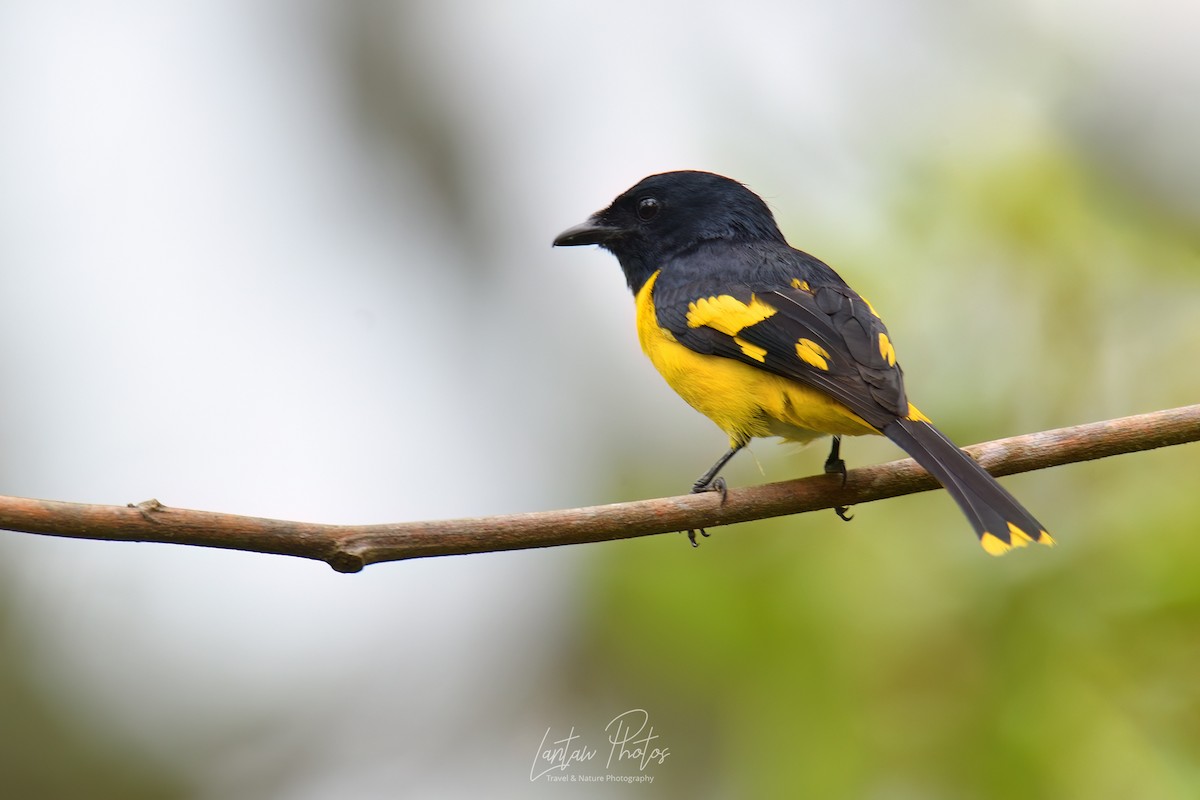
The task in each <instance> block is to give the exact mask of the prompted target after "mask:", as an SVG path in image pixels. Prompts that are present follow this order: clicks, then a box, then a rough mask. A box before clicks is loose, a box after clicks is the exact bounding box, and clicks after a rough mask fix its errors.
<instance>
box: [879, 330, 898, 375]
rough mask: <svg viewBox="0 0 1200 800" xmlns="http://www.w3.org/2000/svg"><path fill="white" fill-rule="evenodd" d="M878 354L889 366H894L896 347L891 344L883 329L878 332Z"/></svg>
mask: <svg viewBox="0 0 1200 800" xmlns="http://www.w3.org/2000/svg"><path fill="white" fill-rule="evenodd" d="M879 355H881V356H883V357H884V359H886V360H887V362H888V366H889V367H894V366H896V348H895V347H893V346H892V340H891V339H889V338H888V335H887V334H886V333H884V332H883V331H880V332H879Z"/></svg>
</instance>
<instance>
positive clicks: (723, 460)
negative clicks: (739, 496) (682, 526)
mask: <svg viewBox="0 0 1200 800" xmlns="http://www.w3.org/2000/svg"><path fill="white" fill-rule="evenodd" d="M745 446H746V443H745V442H742V443H741V444H735V445H733V446H732V447H730V448H729V451H728V452H727V453H725V454H724V455H723V456H721V457H720V458H718V459H717V463H715V464H713V465H712V466H711V467H710V468H709V470H708V472H706V473H704V474H703V475H701V476H700V477H699V478H697V479H696V482H695V483H693V484H692V494H699V493H700V492H720V493H721V503H724V502H725V497H726V495H727V493H728V487H727V486H726V485H725V479H724V478H718V477H717V473H718V472H720V471H721V469H722V468H723V467H724V466H725V465H726V464H728V463H729V459H731V458H733V457H734V456H736V455H737V452H738V451H739V450H741V449H742V448H743V447H745ZM696 530H697V529H693V530H689V531H688V532H687V535H688V541H689V542H691V543H692V547H698V546H699V545H698V544H697V542H696ZM698 530H699V531H700V535H701V536H708V532H707V531H705V530H704V528H699V529H698Z"/></svg>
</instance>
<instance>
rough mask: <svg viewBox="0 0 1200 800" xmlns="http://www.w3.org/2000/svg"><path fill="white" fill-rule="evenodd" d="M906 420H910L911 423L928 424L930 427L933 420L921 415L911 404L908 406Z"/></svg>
mask: <svg viewBox="0 0 1200 800" xmlns="http://www.w3.org/2000/svg"><path fill="white" fill-rule="evenodd" d="M906 419H911V420H912V421H913V422H928V423H929V424H930V425H932V424H933V420H931V419H930V418H929V417H927V416H925V415H924V414H922V413H921V412H920V410H919V409H918V408H917V407H916V406H914V405H913V404H912V403H909V404H908V417H907V418H906Z"/></svg>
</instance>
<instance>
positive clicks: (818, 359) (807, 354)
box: [796, 339, 829, 371]
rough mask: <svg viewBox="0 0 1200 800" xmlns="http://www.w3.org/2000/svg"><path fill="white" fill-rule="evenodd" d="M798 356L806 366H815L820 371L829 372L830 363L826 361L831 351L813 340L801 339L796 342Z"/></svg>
mask: <svg viewBox="0 0 1200 800" xmlns="http://www.w3.org/2000/svg"><path fill="white" fill-rule="evenodd" d="M796 355H797V356H799V357H800V360H801V361H803V362H804V363H805V364H809V365H810V366H814V367H816V368H817V369H819V370H824V371H828V370H829V362H828V361H827V360H826V359H828V358H829V351H828V350H826V349H825V348H824V347H821V345H819V344H817V343H816V342H814V341H813V340H812V339H801V340H800V341H798V342H796Z"/></svg>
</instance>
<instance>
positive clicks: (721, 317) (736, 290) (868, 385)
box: [654, 262, 909, 428]
mask: <svg viewBox="0 0 1200 800" xmlns="http://www.w3.org/2000/svg"><path fill="white" fill-rule="evenodd" d="M818 263H819V262H818ZM820 266H821V267H823V268H824V270H826V271H827V274H825V273H824V272H814V270H813V269H812V267H811V265H809V264H799V265H797V268H796V269H795V274H794V276H792V277H790V278H787V277H786V276H781V275H779V271H778V269H777V268H776V269H773V270H772V271H771V274H769V275H767V276H764V275H751V276H749V280H746V279H745V278H746V276H743V279H742V280H741V281H739V282H736V283H733V284H732V285H731V284H730V283H729V282H728V281H719V282H718V281H711V280H710V281H701V282H697V281H694V280H691V281H689V280H681V279H680V278H684V277H685V276H684V275H678V273H677V275H678V277H677V278H676V279H675V280H671V278H672V277H675V276H672V275H670V274H669V272H667V271H664V274H663V275H662V276H661V277H660V278H659V281H658V283H657V284H656V285H655V287H654V301H655V308H656V310H657V313H658V321H659V324H660V325H661V326H663V327H664V328H666V329H668V330H669V331H671V333H672V334H673V335H674V336H675V338H676V340H678V341H679V343H680V344H682V345H684V346H685V347H688V348H689V349H691V350H694V351H696V352H698V353H705V354H709V355H717V356H723V357H725V358H733V359H737V360H738V361H742V362H745V363H747V364H750V365H751V366H755V367H759V368H761V369H766V370H768V371H770V372H774V373H776V374H777V375H782V376H784V377H786V378H790V379H792V380H795V381H797V382H799V383H802V384H804V385H806V386H810V387H813V388H815V389H818V390H820V391H822V392H824V393H826V394H828V395H830V396H831V397H833V398H834V399H836V400H838V401H839V402H841V403H842V404H843V405H845V406H847V407H848V408H849V409H850V410H852V411H853V412H854V413H856V414H858V415H859V416H860V417H862V418H863V419H864V420H866V421H867V422H868V423H869V424H871V425H872V426H874V427H876V428H882V427H883V426H884V425H886V424H888V423H890V422H892V421H894V420H895V419H896V418H897V417H905V416H907V415H908V414H909V407H908V400H907V397H906V395H905V392H904V373H903V371H902V370H901V369H900V366H899V364H897V363H896V353H895V349H894V348H893V347H892V344H891V339H890V337H889V336H888V332H887V328H886V326H884V324H883V321H882V320H881V319H880V318H879V317H878V316H877V315H876V314H875V312H874V310H873V309H872V308H871V306H870V304H869V303H867V302H866V301H865V300H863V298H862V297H860V296H859V295H858V294H857V293H856V292H855V291H854V290H853V289H851V288H850V287H849V286H846V285H845V284H844V283H842V282H841V281H840V279H839V278H837V276H836V273H833V271H832V270H829V268H828V267H825V265H824V264H820ZM727 274H728V273H727ZM830 276H832V278H833V280H830ZM809 278H812V280H813V281H815V280H818V279H820V280H822V281H823V282H822V283H820V284H815V285H814V283H812V282H810V280H809ZM718 285H719V287H720V288H719V289H718V288H716V287H717V286H718ZM710 287H711V288H712V291H711V293H707V290H708V289H710Z"/></svg>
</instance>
